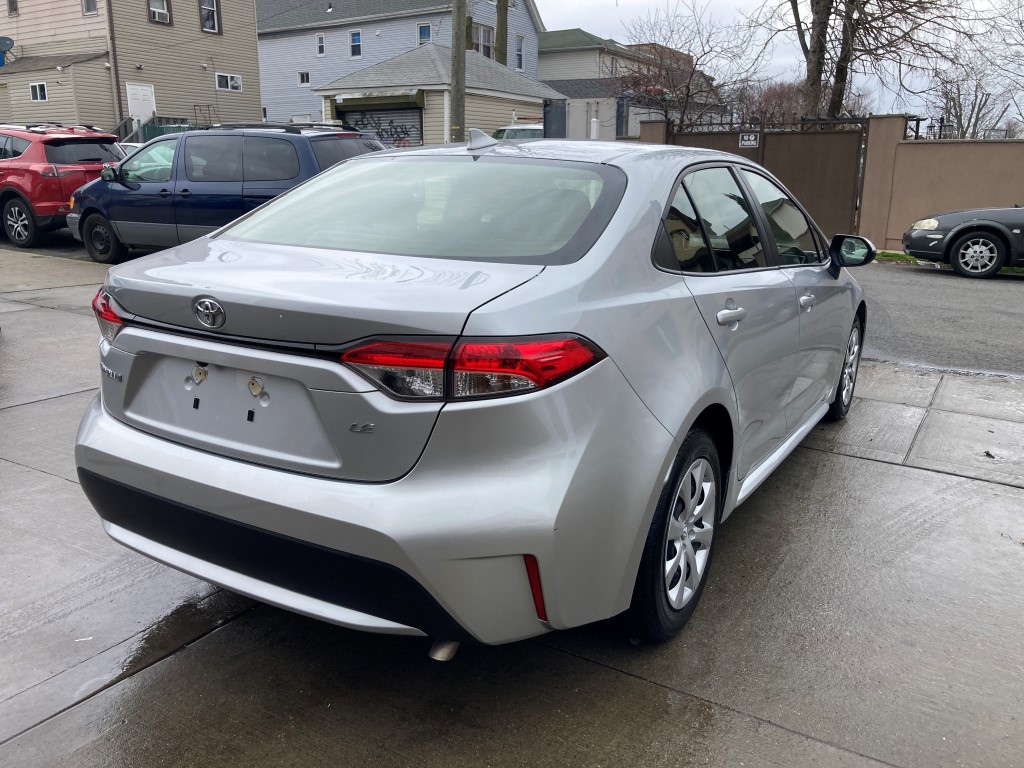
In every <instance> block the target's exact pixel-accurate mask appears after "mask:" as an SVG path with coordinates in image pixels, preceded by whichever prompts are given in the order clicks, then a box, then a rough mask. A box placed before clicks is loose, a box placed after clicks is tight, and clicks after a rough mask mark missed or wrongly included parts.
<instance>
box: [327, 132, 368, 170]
mask: <svg viewBox="0 0 1024 768" xmlns="http://www.w3.org/2000/svg"><path fill="white" fill-rule="evenodd" d="M310 144H311V145H312V147H313V154H314V155H316V163H317V165H319V166H320V170H321V171H325V170H327V169H328V168H330V167H331V166H332V165H335V164H337V163H340V162H341V161H342V160H348V159H349V158H351V157H357V156H359V155H365V154H366V153H367V152H376V151H377V150H379V149H384V145H383V144H381V143H380V142H379V141H377V140H376V139H367V138H362V137H360V138H344V139H343V138H341V137H340V136H333V137H328V138H326V139H314V140H313V141H311V142H310Z"/></svg>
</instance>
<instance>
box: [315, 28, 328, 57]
mask: <svg viewBox="0 0 1024 768" xmlns="http://www.w3.org/2000/svg"><path fill="white" fill-rule="evenodd" d="M326 53H327V36H326V35H325V34H324V33H323V32H317V33H316V55H317V56H323V55H325V54H326Z"/></svg>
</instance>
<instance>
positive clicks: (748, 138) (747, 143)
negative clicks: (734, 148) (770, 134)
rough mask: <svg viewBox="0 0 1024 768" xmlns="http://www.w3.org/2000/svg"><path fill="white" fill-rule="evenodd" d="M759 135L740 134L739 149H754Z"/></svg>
mask: <svg viewBox="0 0 1024 768" xmlns="http://www.w3.org/2000/svg"><path fill="white" fill-rule="evenodd" d="M759 136H760V134H757V133H741V134H740V149H744V148H748V149H756V148H757V144H758V138H759Z"/></svg>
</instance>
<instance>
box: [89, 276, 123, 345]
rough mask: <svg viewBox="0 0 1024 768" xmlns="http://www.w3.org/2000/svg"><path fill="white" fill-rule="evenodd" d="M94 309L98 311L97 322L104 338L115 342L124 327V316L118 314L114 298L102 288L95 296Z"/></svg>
mask: <svg viewBox="0 0 1024 768" xmlns="http://www.w3.org/2000/svg"><path fill="white" fill-rule="evenodd" d="M92 311H93V312H95V313H96V322H97V323H99V326H100V333H102V334H103V338H105V339H106V340H107V341H110V342H113V341H114V338H115V337H116V336H117V334H118V332H119V331H120V330H121V329H122V328H123V327H124V318H122V317H121V315H120V314H118V312H117V305H116V304H115V303H114V300H113V299H112V298H110V295H109V294H108V293H107V292H106V291H104V290H103V289H102V288H100V289H99V291H97V292H96V295H95V296H94V297H93V300H92Z"/></svg>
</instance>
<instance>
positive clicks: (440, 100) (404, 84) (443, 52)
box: [314, 43, 563, 146]
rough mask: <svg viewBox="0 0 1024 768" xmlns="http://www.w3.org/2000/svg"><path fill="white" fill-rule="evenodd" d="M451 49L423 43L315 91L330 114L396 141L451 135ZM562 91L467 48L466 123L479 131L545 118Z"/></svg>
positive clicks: (410, 143)
mask: <svg viewBox="0 0 1024 768" xmlns="http://www.w3.org/2000/svg"><path fill="white" fill-rule="evenodd" d="M451 76H452V51H451V49H450V48H445V47H443V46H441V45H438V44H437V43H426V44H424V45H421V46H417V47H416V48H413V49H412V50H410V51H407V52H406V53H403V54H400V55H398V56H396V57H394V58H392V59H389V60H387V61H383V62H381V63H380V64H374V65H373V66H370V67H366V68H364V69H361V70H359V71H357V72H353V73H352V74H350V75H346V76H345V77H341V78H339V79H337V80H335V81H334V82H332V83H328V84H327V85H324V86H321V87H320V88H316V89H314V93H315V94H316V95H317V97H319V98H322V99H323V105H322V110H323V113H324V114H325V115H328V116H329V117H330V118H331V119H335V120H340V121H342V122H344V123H347V124H350V125H354V126H355V127H356V128H360V129H362V130H366V131H371V132H373V133H376V134H377V135H378V136H379V137H380V138H381V139H382V140H383V141H385V142H387V143H388V144H393V145H396V146H415V145H418V144H442V143H447V142H448V141H449V140H450V138H451V137H450V135H449V126H450V122H451V121H450V115H451V112H450V109H451ZM562 99H563V96H562V95H561V94H560V93H557V92H556V91H553V90H552V89H551V88H548V87H547V86H546V85H544V84H543V83H539V82H537V81H536V80H533V79H531V78H529V77H527V76H526V74H525V73H522V72H517V71H515V69H513V68H511V67H507V66H504V65H502V64H498V63H497V62H496V61H494V60H493V59H490V58H487V57H486V56H484V55H482V54H480V53H477V52H476V51H467V52H466V128H479V129H480V130H482V131H484V132H486V133H492V132H493V131H494V130H495V129H497V128H500V127H501V126H504V125H509V124H510V123H514V122H516V120H519V121H522V122H536V121H538V120H540V119H542V118H543V116H544V102H545V100H552V101H560V100H562Z"/></svg>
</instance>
